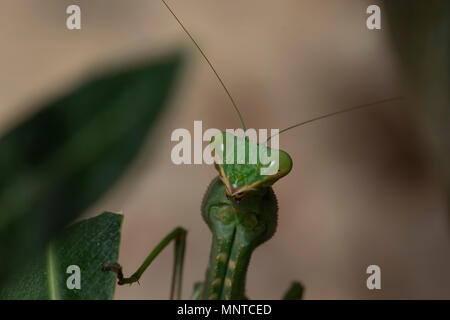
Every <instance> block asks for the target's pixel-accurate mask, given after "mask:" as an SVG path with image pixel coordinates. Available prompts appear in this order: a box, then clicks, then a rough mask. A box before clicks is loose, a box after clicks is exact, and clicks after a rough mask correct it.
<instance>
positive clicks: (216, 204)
mask: <svg viewBox="0 0 450 320" xmlns="http://www.w3.org/2000/svg"><path fill="white" fill-rule="evenodd" d="M161 1H162V2H163V4H164V5H165V6H166V8H167V9H168V10H169V11H170V13H171V14H172V15H173V17H174V18H175V19H176V21H177V22H178V23H179V25H180V26H181V28H182V29H183V30H184V32H185V33H186V34H187V35H188V37H189V38H190V39H191V41H192V42H193V43H194V45H195V46H196V47H197V49H198V50H199V51H200V53H201V55H202V56H203V58H204V59H205V60H206V62H207V63H208V64H209V66H210V67H211V69H212V71H213V72H214V74H215V75H216V77H217V79H218V80H219V82H220V84H221V86H222V87H223V88H224V90H225V92H226V93H227V95H228V97H229V99H230V101H231V103H232V105H233V107H234V109H235V111H236V112H237V115H238V116H239V119H240V121H241V124H242V127H243V130H244V132H245V131H246V127H245V124H244V120H243V118H242V115H241V113H240V111H239V109H238V107H237V105H236V103H235V102H234V99H233V97H232V96H231V94H230V92H229V91H228V89H227V87H226V86H225V84H224V82H223V81H222V79H221V77H220V76H219V74H218V73H217V71H216V70H215V68H214V67H213V65H212V63H211V62H210V60H209V59H208V58H207V56H206V55H205V53H204V52H203V51H202V49H201V48H200V46H199V45H198V44H197V42H196V41H195V40H194V38H193V37H192V36H191V34H190V33H189V31H188V30H187V29H186V28H185V27H184V25H183V24H182V22H181V21H180V20H179V19H178V17H177V16H176V14H175V13H174V12H173V11H172V9H171V8H170V7H169V6H168V4H167V3H166V1H165V0H161ZM397 99H401V97H395V98H390V99H385V100H380V101H377V102H374V103H367V104H363V105H359V106H355V107H351V108H347V109H343V110H339V111H336V112H333V113H329V114H326V115H322V116H319V117H316V118H313V119H310V120H307V121H304V122H300V123H297V124H295V125H292V126H289V127H287V128H285V129H283V130H280V131H279V133H278V134H280V133H282V132H285V131H287V130H290V129H293V128H295V127H299V126H301V125H304V124H307V123H311V122H313V121H317V120H320V119H323V118H327V117H330V116H334V115H338V114H341V113H345V112H349V111H353V110H357V109H361V108H365V107H368V106H372V105H375V104H380V103H386V102H390V101H393V100H397ZM219 136H220V138H223V139H222V140H221V141H225V140H226V139H227V138H231V139H235V142H237V143H244V144H245V146H246V150H248V149H249V148H248V147H249V145H250V144H252V143H253V142H250V141H249V140H248V138H246V137H243V138H239V137H236V136H231V137H230V136H229V134H228V133H221V134H220V135H218V136H216V137H215V138H219ZM272 137H273V136H271V137H269V139H267V140H266V141H265V142H264V143H267V141H268V140H270V138H272ZM215 138H213V139H215ZM222 148H224V145H222ZM266 148H267V150H269V152H271V151H272V149H271V148H269V147H266ZM277 151H278V155H279V157H278V163H277V168H278V170H277V172H276V173H275V174H271V175H261V174H260V173H259V169H260V168H261V167H262V166H263V164H262V163H261V162H260V161H259V159H258V161H257V162H256V164H255V163H249V162H248V161H247V160H248V157H246V162H245V163H243V164H237V163H236V162H233V164H229V163H226V161H225V162H224V163H221V162H217V161H216V163H215V168H216V169H217V171H218V173H219V175H218V177H216V178H215V179H214V180H213V181H212V182H211V184H210V185H209V187H208V189H207V191H206V194H205V195H204V197H203V200H202V206H201V213H202V217H203V220H204V221H205V222H206V224H207V225H208V227H209V229H210V230H211V232H212V244H211V251H210V256H209V263H208V267H207V270H206V275H205V279H204V281H203V282H201V283H197V284H195V285H194V292H193V294H192V299H205V300H206V299H211V300H216V299H223V300H225V299H232V300H241V299H247V297H246V295H245V281H246V274H247V269H248V266H249V262H250V258H251V255H252V253H253V251H254V250H255V249H256V248H257V247H258V246H259V245H261V244H262V243H264V242H265V241H267V240H269V239H270V238H271V237H272V236H273V234H274V233H275V231H276V227H277V212H278V205H277V200H276V196H275V193H274V191H273V189H272V185H273V184H274V183H275V182H276V181H278V180H279V179H281V178H282V177H284V176H286V175H287V174H288V173H289V172H290V171H291V169H292V159H291V157H290V156H289V154H288V153H286V152H284V151H282V150H277ZM186 234H187V231H186V230H185V229H183V228H181V227H178V228H176V229H175V230H173V231H172V232H171V233H169V234H168V235H167V236H166V237H165V238H164V239H163V240H162V241H161V242H160V243H159V244H158V245H157V246H156V248H155V249H153V251H152V252H151V253H150V254H149V255H148V256H147V258H146V259H145V261H144V262H143V263H142V265H141V266H140V267H139V268H138V270H137V271H136V272H135V273H133V274H132V275H131V276H130V277H128V278H126V277H124V275H123V272H122V267H121V266H120V264H118V263H117V262H114V263H105V264H104V266H103V270H104V271H112V272H115V273H116V274H117V278H118V284H119V285H124V284H131V283H134V282H138V281H139V279H140V277H141V275H142V274H143V273H144V272H145V270H146V269H147V268H148V267H149V265H150V264H151V263H152V261H153V260H154V259H155V258H156V257H157V256H158V254H159V253H160V252H161V251H162V250H163V249H164V248H165V247H167V246H168V245H169V244H170V243H171V242H172V241H174V242H175V259H174V268H173V274H172V285H171V293H170V298H171V299H174V298H176V299H180V297H181V283H182V271H183V262H184V253H185V246H186ZM302 293H303V287H302V285H301V284H300V283H299V282H296V281H294V282H293V283H292V284H291V286H290V288H289V289H288V290H287V292H286V293H285V295H284V297H283V299H301V297H302Z"/></svg>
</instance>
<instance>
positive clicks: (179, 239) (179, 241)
mask: <svg viewBox="0 0 450 320" xmlns="http://www.w3.org/2000/svg"><path fill="white" fill-rule="evenodd" d="M186 234H187V231H186V230H185V229H183V228H180V227H178V228H176V229H175V230H173V231H172V232H171V233H169V234H168V235H167V236H166V237H165V238H164V239H163V240H162V241H161V242H160V243H159V244H158V245H157V246H156V248H155V249H153V251H152V252H150V254H149V255H148V256H147V258H146V259H145V260H144V262H143V263H142V265H141V266H140V267H139V268H138V269H137V270H136V272H135V273H133V274H132V275H131V276H130V277H129V278H125V277H124V276H123V272H122V267H121V265H120V264H118V263H117V262H113V263H105V264H104V265H103V267H102V270H103V271H112V272H115V273H116V274H117V279H118V284H119V285H124V284H127V283H129V284H131V283H134V282H139V279H140V278H141V276H142V274H143V273H144V272H145V270H147V268H148V267H149V266H150V264H151V263H152V261H153V260H154V259H155V258H156V257H157V256H158V254H159V253H160V252H161V251H163V250H164V248H165V247H167V245H169V243H170V242H171V241H172V240H174V241H175V259H174V266H173V273H172V286H171V290H170V299H174V298H175V299H180V297H181V282H182V274H183V263H184V252H185V249H186Z"/></svg>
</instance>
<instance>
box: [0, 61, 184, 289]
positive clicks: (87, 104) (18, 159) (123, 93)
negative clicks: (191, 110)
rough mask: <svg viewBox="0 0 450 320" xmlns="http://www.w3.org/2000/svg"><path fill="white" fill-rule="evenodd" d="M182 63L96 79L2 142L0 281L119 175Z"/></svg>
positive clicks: (158, 63)
mask: <svg viewBox="0 0 450 320" xmlns="http://www.w3.org/2000/svg"><path fill="white" fill-rule="evenodd" d="M180 62H181V59H180V57H179V56H175V57H174V56H172V57H168V58H164V59H161V60H159V61H156V62H152V63H149V64H146V65H141V66H138V67H135V68H133V69H129V70H125V71H116V72H113V73H110V74H107V75H104V76H101V77H99V78H97V79H95V80H93V81H90V82H89V83H87V84H85V85H83V86H81V87H80V88H78V89H76V90H74V91H73V92H71V93H69V94H67V95H66V96H64V97H62V98H60V99H58V100H56V101H54V102H52V103H50V104H48V105H46V106H44V107H43V108H41V110H42V111H40V112H38V113H37V114H35V115H34V116H33V117H31V119H29V120H27V121H25V122H24V123H22V124H20V125H19V126H18V127H16V128H15V129H14V130H12V131H11V132H9V133H8V134H7V135H6V136H4V137H3V138H2V139H0V284H1V282H2V280H4V278H5V277H7V276H8V274H9V273H10V272H12V271H13V270H15V269H16V267H17V266H18V265H22V264H23V263H25V262H26V261H27V259H29V258H30V257H31V256H32V255H33V254H36V253H38V252H39V251H40V249H42V248H43V247H44V246H45V245H46V243H47V242H48V241H49V239H51V237H53V236H54V235H55V234H56V233H57V232H58V231H59V230H61V229H62V228H63V227H64V226H65V225H67V224H68V223H69V222H71V221H73V220H74V219H75V218H76V217H77V216H78V215H79V214H80V213H82V212H83V211H84V210H86V209H87V208H88V207H89V205H90V204H92V203H93V202H94V201H96V200H98V199H99V197H100V196H101V195H103V194H104V192H105V191H106V190H108V189H109V188H110V187H111V185H112V184H113V183H114V182H115V181H116V180H117V179H118V178H119V177H120V176H121V174H122V173H123V172H124V170H125V169H126V167H127V166H128V165H129V164H130V162H131V161H132V159H133V158H134V156H135V155H136V154H137V152H138V151H139V149H140V147H141V145H142V143H143V142H144V140H145V138H146V136H147V134H148V132H149V129H150V128H151V126H152V125H153V123H154V122H155V119H156V118H157V116H158V115H159V114H160V112H161V110H162V109H163V106H164V104H165V102H166V100H167V98H168V95H169V92H170V89H171V88H172V86H173V83H174V80H175V76H176V73H177V70H178V68H179V65H180Z"/></svg>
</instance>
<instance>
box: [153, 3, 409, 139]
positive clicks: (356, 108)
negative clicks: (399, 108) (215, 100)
mask: <svg viewBox="0 0 450 320" xmlns="http://www.w3.org/2000/svg"><path fill="white" fill-rule="evenodd" d="M161 1H162V3H163V4H164V5H165V6H166V8H167V9H168V10H169V11H170V13H171V14H172V16H173V17H174V18H175V20H176V21H177V22H178V24H179V25H180V26H181V28H182V29H183V30H184V32H185V33H186V34H187V35H188V37H189V38H190V39H191V41H192V42H193V43H194V45H195V46H196V47H197V49H198V51H199V52H200V54H201V55H202V56H203V58H204V59H205V60H206V62H207V63H208V65H209V66H210V68H211V70H212V71H213V72H214V74H215V75H216V77H217V79H218V80H219V82H220V84H221V85H222V87H223V89H224V90H225V92H226V94H227V95H228V98H229V99H230V101H231V103H232V104H233V107H234V109H235V110H236V112H237V114H238V116H239V120H240V121H241V124H242V128H243V129H244V132H245V131H247V128H246V126H245V123H244V119H243V117H242V115H241V112H240V111H239V108H238V106H237V104H236V102H235V101H234V99H233V96H232V95H231V93H230V91H229V90H228V89H227V87H226V85H225V83H224V82H223V80H222V78H221V77H220V76H219V73H218V72H217V71H216V69H215V68H214V66H213V64H212V63H211V61H210V60H209V59H208V57H207V56H206V54H205V53H204V52H203V50H202V49H201V48H200V46H199V45H198V43H197V41H195V39H194V38H193V37H192V35H191V33H190V32H189V31H188V30H187V29H186V27H185V26H184V25H183V23H182V22H181V21H180V19H178V17H177V15H176V14H175V12H173V10H172V9H171V8H170V6H169V5H168V4H167V2H166V1H165V0H161ZM400 99H403V97H394V98H389V99H383V100H379V101H376V102H371V103H365V104H361V105H357V106H354V107H350V108H346V109H342V110H338V111H335V112H331V113H328V114H325V115H322V116H319V117H316V118H312V119H309V120H307V121H303V122H299V123H297V124H294V125H292V126H289V127H287V128H284V129H283V130H280V131H279V132H278V133H277V134H274V135H272V136H270V137H269V138H267V140H266V141H265V142H264V143H267V142H268V141H269V140H270V139H272V138H273V137H274V136H276V135H279V134H281V133H283V132H286V131H288V130H291V129H294V128H296V127H300V126H302V125H305V124H308V123H311V122H314V121H318V120H322V119H325V118H328V117H332V116H336V115H338V114H342V113H347V112H350V111H354V110H358V109H362V108H367V107H371V106H374V105H377V104H382V103H387V102H391V101H395V100H400Z"/></svg>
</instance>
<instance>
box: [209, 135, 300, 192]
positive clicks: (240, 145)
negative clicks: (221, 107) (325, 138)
mask: <svg viewBox="0 0 450 320" xmlns="http://www.w3.org/2000/svg"><path fill="white" fill-rule="evenodd" d="M211 146H212V148H213V150H214V156H215V167H216V169H217V171H219V175H220V179H221V180H222V182H223V183H224V185H225V187H226V194H227V196H228V197H233V198H234V199H236V200H240V199H242V198H243V197H244V196H245V195H246V194H247V193H249V192H252V191H258V190H260V189H263V188H266V187H270V186H272V185H273V184H274V183H275V182H276V181H277V180H278V179H280V178H282V177H284V176H285V175H287V174H288V173H289V172H290V171H291V169H292V159H291V157H290V156H289V154H287V153H286V152H284V151H282V150H277V149H272V148H269V147H267V144H266V143H262V144H257V143H255V142H253V141H249V140H248V139H247V138H240V137H237V136H234V135H232V134H230V133H227V132H221V133H220V134H218V135H216V136H214V137H213V138H212V140H211Z"/></svg>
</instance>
